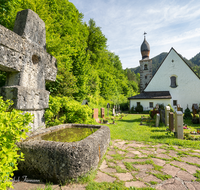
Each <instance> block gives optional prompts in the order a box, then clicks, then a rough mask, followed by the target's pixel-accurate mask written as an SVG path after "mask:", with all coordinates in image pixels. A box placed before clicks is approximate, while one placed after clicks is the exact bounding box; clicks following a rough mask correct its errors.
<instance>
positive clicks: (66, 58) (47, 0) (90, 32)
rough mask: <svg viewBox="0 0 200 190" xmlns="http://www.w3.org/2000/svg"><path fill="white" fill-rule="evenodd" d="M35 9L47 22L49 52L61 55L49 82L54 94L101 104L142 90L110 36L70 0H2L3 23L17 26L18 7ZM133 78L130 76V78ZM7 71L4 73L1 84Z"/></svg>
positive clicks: (121, 100) (117, 101)
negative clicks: (53, 78)
mask: <svg viewBox="0 0 200 190" xmlns="http://www.w3.org/2000/svg"><path fill="white" fill-rule="evenodd" d="M23 9H32V10H33V11H35V12H36V13H37V14H38V15H39V16H40V18H41V19H43V21H44V22H45V24H46V41H47V46H46V48H47V52H48V53H49V54H51V55H53V56H54V57H56V59H57V63H58V75H57V79H56V81H55V82H52V83H46V87H47V90H49V91H50V92H51V95H52V96H60V97H62V96H68V97H73V98H74V99H76V100H78V101H80V102H81V101H82V100H83V99H89V100H91V101H93V102H95V103H97V104H98V102H99V101H100V100H101V101H106V100H109V101H112V102H113V103H115V104H120V103H124V102H127V97H130V96H133V95H135V94H136V93H138V77H136V75H135V74H134V73H132V75H133V77H132V78H131V77H129V78H128V73H127V71H126V70H125V71H124V70H123V69H122V63H121V61H120V58H119V56H118V55H115V54H114V53H112V52H110V51H109V50H108V48H107V38H106V36H105V35H104V34H103V33H102V31H101V28H100V27H99V26H96V23H95V21H94V20H93V19H91V20H90V21H89V23H83V20H82V19H83V16H84V15H83V14H82V13H80V12H79V11H78V10H77V8H76V7H75V6H74V5H73V4H72V3H71V2H69V1H68V0H40V1H32V0H7V1H5V0H0V24H1V25H3V26H5V27H6V28H8V29H10V30H13V27H14V21H15V18H16V15H17V12H18V11H21V10H23ZM129 79H130V80H129ZM4 81H5V73H3V72H1V73H0V85H3V83H4Z"/></svg>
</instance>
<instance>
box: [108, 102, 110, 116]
mask: <svg viewBox="0 0 200 190" xmlns="http://www.w3.org/2000/svg"><path fill="white" fill-rule="evenodd" d="M109 109H110V104H109V103H107V116H109Z"/></svg>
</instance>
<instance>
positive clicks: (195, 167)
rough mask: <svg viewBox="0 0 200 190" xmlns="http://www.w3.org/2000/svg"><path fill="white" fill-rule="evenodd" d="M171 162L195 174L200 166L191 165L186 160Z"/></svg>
mask: <svg viewBox="0 0 200 190" xmlns="http://www.w3.org/2000/svg"><path fill="white" fill-rule="evenodd" d="M171 163H172V164H174V165H176V166H179V167H182V168H184V169H186V170H187V172H189V173H190V174H194V173H196V170H199V168H198V167H197V166H193V165H189V164H186V163H184V162H179V161H172V162H171Z"/></svg>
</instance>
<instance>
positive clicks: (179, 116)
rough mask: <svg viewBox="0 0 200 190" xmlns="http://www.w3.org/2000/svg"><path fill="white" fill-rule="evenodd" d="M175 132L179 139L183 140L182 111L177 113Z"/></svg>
mask: <svg viewBox="0 0 200 190" xmlns="http://www.w3.org/2000/svg"><path fill="white" fill-rule="evenodd" d="M175 132H176V134H177V138H178V139H183V113H182V112H181V111H176V113H175Z"/></svg>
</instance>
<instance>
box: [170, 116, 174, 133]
mask: <svg viewBox="0 0 200 190" xmlns="http://www.w3.org/2000/svg"><path fill="white" fill-rule="evenodd" d="M169 130H170V131H174V113H173V112H170V113H169Z"/></svg>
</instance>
